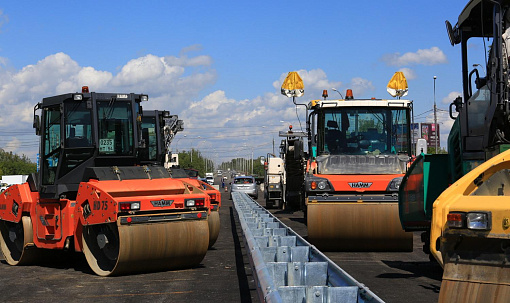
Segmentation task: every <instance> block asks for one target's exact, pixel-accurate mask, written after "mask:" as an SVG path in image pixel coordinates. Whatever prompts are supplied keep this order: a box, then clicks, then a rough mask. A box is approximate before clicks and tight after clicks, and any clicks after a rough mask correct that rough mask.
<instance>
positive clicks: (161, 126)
mask: <svg viewBox="0 0 510 303" xmlns="http://www.w3.org/2000/svg"><path fill="white" fill-rule="evenodd" d="M183 129H184V123H183V121H182V120H179V119H178V116H177V115H170V112H168V111H161V110H144V111H143V118H142V134H143V135H142V136H143V139H144V140H145V142H147V145H146V146H145V148H144V149H142V150H143V152H142V153H140V159H141V160H142V161H141V162H142V163H143V164H150V165H156V166H158V165H159V166H164V167H166V168H167V169H168V170H169V171H170V172H171V176H172V178H178V179H180V180H182V181H183V182H186V183H189V184H190V185H191V186H192V187H194V188H196V189H197V190H202V191H204V193H205V194H207V195H208V196H209V198H210V204H209V205H206V206H207V207H208V209H209V210H210V211H209V214H208V216H207V222H208V224H209V248H211V247H212V246H213V245H214V243H216V240H217V239H218V235H219V233H220V214H219V209H220V207H221V194H220V192H219V190H217V189H215V188H214V187H212V186H211V185H209V184H207V183H205V182H202V181H200V180H198V179H195V178H190V177H189V175H188V174H187V173H186V172H185V171H184V170H182V169H180V168H178V167H172V165H170V161H169V157H168V155H171V154H172V150H171V143H172V141H173V139H174V137H175V135H176V134H177V133H178V132H180V131H182V130H183Z"/></svg>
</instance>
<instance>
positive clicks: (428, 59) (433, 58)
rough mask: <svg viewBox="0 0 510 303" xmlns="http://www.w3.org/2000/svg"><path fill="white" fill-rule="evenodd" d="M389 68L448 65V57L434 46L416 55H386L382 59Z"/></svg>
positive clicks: (421, 50)
mask: <svg viewBox="0 0 510 303" xmlns="http://www.w3.org/2000/svg"><path fill="white" fill-rule="evenodd" d="M381 60H382V61H383V62H385V63H386V64H387V65H389V66H405V65H418V64H419V65H437V64H445V63H448V59H447V58H446V55H445V54H444V53H443V51H442V50H441V49H439V47H437V46H434V47H431V48H429V49H419V50H418V51H416V52H415V53H411V52H408V53H405V54H403V55H400V53H393V54H386V55H383V57H382V58H381Z"/></svg>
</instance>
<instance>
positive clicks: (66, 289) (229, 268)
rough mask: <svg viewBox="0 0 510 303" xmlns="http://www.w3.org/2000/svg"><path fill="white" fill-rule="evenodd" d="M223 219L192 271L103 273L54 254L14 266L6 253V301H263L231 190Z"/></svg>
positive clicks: (80, 259) (1, 278) (0, 267)
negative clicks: (238, 225) (212, 242)
mask: <svg viewBox="0 0 510 303" xmlns="http://www.w3.org/2000/svg"><path fill="white" fill-rule="evenodd" d="M220 221H221V227H220V234H219V236H218V240H217V242H216V244H215V245H214V246H213V247H212V249H210V250H209V251H208V252H207V254H206V256H205V258H204V260H203V261H202V263H201V264H200V266H198V267H196V268H192V269H186V270H176V271H165V272H156V273H144V274H137V275H128V276H120V277H99V276H96V275H95V274H94V273H93V272H92V270H91V269H90V268H89V267H88V264H87V262H86V260H85V257H84V255H83V254H81V253H62V252H60V253H54V254H53V253H52V254H51V255H50V256H48V257H47V258H46V259H45V262H44V263H39V264H37V265H31V266H10V265H8V264H7V263H6V262H5V261H4V259H3V257H2V256H1V254H0V301H1V302H48V301H58V302H93V301H96V302H186V303H193V302H201V303H203V302H252V301H255V302H257V301H258V299H257V298H256V293H255V291H254V286H253V285H254V282H253V278H252V276H251V270H250V268H249V264H248V260H247V259H246V257H245V256H244V255H243V251H242V245H241V244H242V241H240V239H239V237H240V235H241V234H240V232H238V230H237V229H236V220H234V217H233V210H232V202H231V201H229V200H228V194H227V193H223V194H222V208H221V209H220ZM239 229H240V228H239Z"/></svg>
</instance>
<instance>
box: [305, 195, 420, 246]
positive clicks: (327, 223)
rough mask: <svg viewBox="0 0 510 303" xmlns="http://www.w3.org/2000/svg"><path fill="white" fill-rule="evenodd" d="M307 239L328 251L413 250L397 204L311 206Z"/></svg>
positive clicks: (314, 204) (326, 204) (309, 208)
mask: <svg viewBox="0 0 510 303" xmlns="http://www.w3.org/2000/svg"><path fill="white" fill-rule="evenodd" d="M307 209H308V214H307V223H308V240H309V241H310V242H311V243H312V244H314V245H315V246H317V247H318V248H319V249H321V250H326V251H337V250H341V251H412V250H413V234H412V233H406V232H404V230H403V229H402V227H401V225H400V221H399V217H398V204H397V203H369V202H363V203H309V204H308V208H307Z"/></svg>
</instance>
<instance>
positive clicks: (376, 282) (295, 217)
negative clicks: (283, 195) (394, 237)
mask: <svg viewBox="0 0 510 303" xmlns="http://www.w3.org/2000/svg"><path fill="white" fill-rule="evenodd" d="M261 196H263V195H260V196H259V199H258V202H259V203H260V204H261V205H263V206H265V201H264V199H263V198H261ZM270 211H271V213H273V214H274V215H275V216H276V217H278V219H280V220H281V221H282V222H283V223H284V224H285V225H287V226H288V227H290V228H291V229H293V230H294V231H295V232H297V233H298V234H300V235H301V236H302V237H304V238H305V239H306V236H307V229H306V225H305V224H304V219H303V212H301V211H297V212H288V211H282V210H274V209H271V210H270ZM413 240H414V249H413V252H324V254H325V255H326V256H328V258H330V259H331V260H332V261H333V262H335V263H336V264H338V265H339V266H340V267H341V268H342V269H344V270H345V271H346V272H347V273H349V274H350V275H351V276H352V277H354V278H355V279H356V280H358V282H360V283H363V284H365V285H366V286H367V287H368V288H369V289H370V290H372V291H373V292H374V293H375V294H376V295H377V296H379V297H380V298H381V299H383V300H384V301H386V302H413V303H430V302H437V300H438V298H439V288H440V286H441V276H442V269H441V266H439V264H438V263H436V262H431V261H429V258H428V255H426V254H425V253H423V251H422V242H421V240H420V233H415V234H414V239H413Z"/></svg>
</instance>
